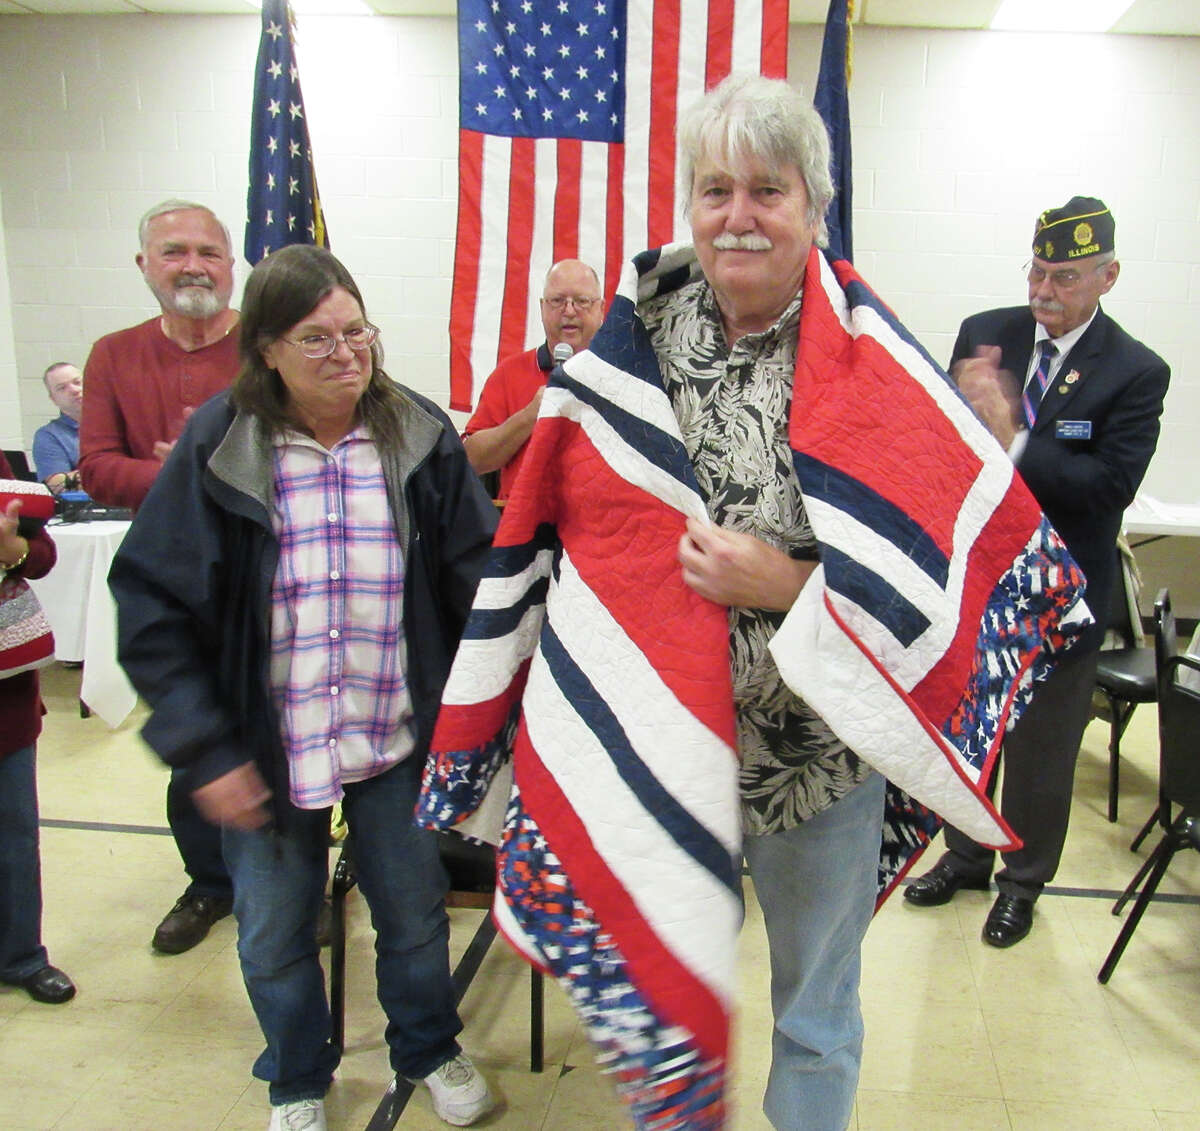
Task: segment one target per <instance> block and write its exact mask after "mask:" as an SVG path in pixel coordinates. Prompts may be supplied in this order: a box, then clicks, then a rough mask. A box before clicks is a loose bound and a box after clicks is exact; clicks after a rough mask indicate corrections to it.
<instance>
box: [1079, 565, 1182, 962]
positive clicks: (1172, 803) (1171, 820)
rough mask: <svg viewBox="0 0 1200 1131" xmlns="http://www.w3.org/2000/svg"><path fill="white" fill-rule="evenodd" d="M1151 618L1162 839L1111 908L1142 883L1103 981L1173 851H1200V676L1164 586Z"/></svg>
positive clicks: (1118, 910)
mask: <svg viewBox="0 0 1200 1131" xmlns="http://www.w3.org/2000/svg"><path fill="white" fill-rule="evenodd" d="M1154 616H1155V653H1156V656H1157V661H1158V667H1157V674H1158V773H1159V805H1158V811H1157V814H1156V816H1157V822H1158V825H1159V827H1160V828H1161V829H1162V838H1161V839H1160V840H1159V842H1158V846H1157V847H1156V848H1155V849H1154V851H1153V852H1152V853H1151V854H1150V856H1149V858H1148V859H1147V860H1146V862H1145V863H1144V864H1143V865H1142V866H1141V868H1140V869H1138V872H1137V875H1135V876H1134V877H1133V880H1132V882H1131V883H1130V884H1129V886H1128V887H1127V888H1126V889H1125V891H1124V893H1123V894H1122V895H1121V898H1120V899H1118V900H1117V902H1116V903H1115V904H1114V906H1113V914H1114V915H1119V914H1120V913H1121V910H1122V908H1124V906H1125V904H1126V903H1127V902H1128V901H1129V899H1130V898H1131V897H1132V896H1133V894H1134V893H1135V892H1136V891H1137V889H1138V885H1139V884H1142V883H1143V881H1144V886H1143V887H1142V890H1141V892H1140V893H1139V894H1138V896H1137V900H1136V902H1135V903H1134V905H1133V909H1132V910H1131V911H1130V913H1129V918H1128V919H1127V920H1126V921H1125V924H1124V926H1122V928H1121V932H1120V934H1119V935H1118V936H1117V940H1116V942H1115V943H1113V947H1112V950H1111V951H1109V954H1108V957H1107V958H1106V959H1105V960H1104V965H1103V966H1101V968H1100V973H1099V975H1098V977H1099V980H1100V981H1101V982H1102V983H1107V982H1108V980H1109V978H1111V977H1112V974H1113V971H1114V970H1115V969H1116V968H1117V963H1118V962H1119V961H1120V960H1121V955H1122V954H1124V952H1125V947H1126V946H1127V945H1128V943H1129V940H1130V938H1132V936H1133V932H1134V931H1135V930H1136V929H1137V925H1138V923H1139V922H1140V921H1141V918H1142V915H1143V914H1144V913H1145V911H1146V908H1147V907H1148V906H1149V905H1150V901H1151V900H1152V899H1153V898H1154V893H1155V892H1156V891H1157V890H1158V885H1159V883H1160V882H1161V881H1162V878H1163V876H1164V875H1165V874H1166V871H1167V868H1168V867H1169V866H1170V863H1171V860H1172V858H1173V857H1174V855H1175V853H1176V852H1179V851H1180V850H1181V849H1185V848H1194V849H1196V850H1197V851H1200V691H1198V690H1196V687H1195V686H1194V684H1195V681H1196V680H1197V679H1198V678H1200V658H1198V657H1196V656H1191V655H1184V656H1177V655H1175V651H1176V648H1177V639H1176V631H1175V617H1174V615H1173V613H1172V612H1171V598H1170V594H1169V593H1168V592H1167V590H1166V589H1163V590H1160V591H1159V594H1158V598H1157V599H1156V600H1155V602H1154ZM1176 806H1178V807H1179V809H1178V812H1176Z"/></svg>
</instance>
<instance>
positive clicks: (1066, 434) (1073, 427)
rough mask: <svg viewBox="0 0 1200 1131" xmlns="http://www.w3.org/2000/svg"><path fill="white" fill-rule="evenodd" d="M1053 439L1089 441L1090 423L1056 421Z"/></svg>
mask: <svg viewBox="0 0 1200 1131" xmlns="http://www.w3.org/2000/svg"><path fill="white" fill-rule="evenodd" d="M1054 438H1055V439H1056V440H1090V439H1091V438H1092V422H1091V421H1090V420H1056V421H1055V422H1054Z"/></svg>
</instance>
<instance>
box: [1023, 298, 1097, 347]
mask: <svg viewBox="0 0 1200 1131" xmlns="http://www.w3.org/2000/svg"><path fill="white" fill-rule="evenodd" d="M1099 313H1100V306H1099V304H1097V306H1096V309H1095V310H1093V311H1092V316H1091V318H1089V319H1088V320H1087V321H1086V322H1084V323H1083V325H1082V326H1076V327H1075V329H1074V330H1068V331H1067V332H1066V333H1065V334H1063V336H1062V337H1061V338H1051V337H1050V334H1049V332H1048V331H1047V329H1046V327H1045V326H1043V325H1042V324H1041V323H1040V322H1039V323H1038V324H1037V326H1036V327H1035V328H1034V331H1033V348H1034V351H1035V352H1036V351H1037V349H1038V347H1040V346H1041V344H1042V342H1053V343H1054V349H1055V353H1056V354H1057V356H1058V357H1060V358H1061V357H1066V356H1067V354H1068V353H1070V352H1071V350H1073V349H1074V348H1075V346H1076V344H1077V343H1078V341H1079V339H1080V338H1082V337H1083V335H1084V334H1086V333H1087V328H1088V327H1089V326H1090V325H1091V324H1092V323H1093V322H1095V321H1096V315H1097V314H1099Z"/></svg>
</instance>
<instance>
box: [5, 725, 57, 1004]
mask: <svg viewBox="0 0 1200 1131" xmlns="http://www.w3.org/2000/svg"><path fill="white" fill-rule="evenodd" d="M36 762H37V748H36V747H34V746H24V747H22V748H21V749H20V750H17V751H14V752H13V753H12V754H8V755H6V756H4V757H2V758H0V980H3V981H5V982H20V981H22V980H23V979H25V978H28V977H29V975H30V974H36V973H37V972H38V971H39V970H40V969H41V968H42V967H43V966H45V965H46V964H47V962H48V961H49V960H48V959H47V957H46V948H45V947H44V946H42V861H41V855H40V852H39V849H38V799H37V765H36Z"/></svg>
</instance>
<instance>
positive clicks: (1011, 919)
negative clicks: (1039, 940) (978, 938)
mask: <svg viewBox="0 0 1200 1131" xmlns="http://www.w3.org/2000/svg"><path fill="white" fill-rule="evenodd" d="M1032 928H1033V900H1032V899H1026V898H1025V897H1024V896H1020V895H1004V894H1003V893H1001V894H1000V895H998V896H996V902H995V903H993V904H992V909H991V911H989V912H988V917H987V920H986V922H985V923H984V924H983V941H984V942H985V943H988V944H990V945H991V946H1000V947H1004V946H1012V945H1013V944H1014V943H1019V942H1020V941H1021V940H1022V939H1023V938H1024V937H1025V936H1026V935H1027V934H1029V932H1030V930H1032Z"/></svg>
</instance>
